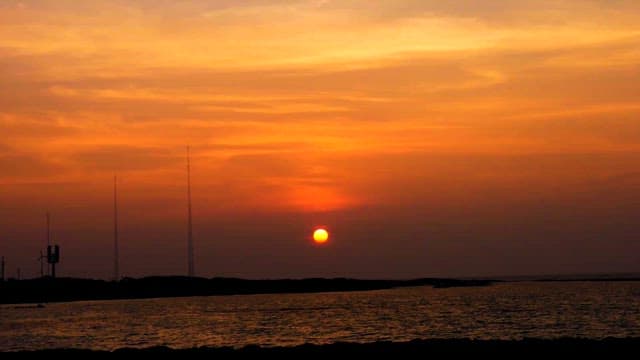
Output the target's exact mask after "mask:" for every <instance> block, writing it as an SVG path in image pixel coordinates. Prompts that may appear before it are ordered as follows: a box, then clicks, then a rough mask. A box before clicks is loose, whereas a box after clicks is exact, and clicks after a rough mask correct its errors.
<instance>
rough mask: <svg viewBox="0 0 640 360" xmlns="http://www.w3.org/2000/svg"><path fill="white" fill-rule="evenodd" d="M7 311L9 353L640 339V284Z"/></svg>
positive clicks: (4, 330) (3, 343) (2, 311)
mask: <svg viewBox="0 0 640 360" xmlns="http://www.w3.org/2000/svg"><path fill="white" fill-rule="evenodd" d="M44 305H45V306H44V307H35V306H33V305H23V304H21V305H0V351H19V350H38V349H49V348H80V349H94V350H114V349H117V348H124V347H130V348H131V347H133V348H143V347H151V346H169V347H172V348H192V347H200V346H230V347H244V346H246V345H253V344H255V345H260V346H294V345H299V344H304V343H314V344H327V343H334V342H360V343H362V342H374V341H408V340H413V339H429V338H441V339H443V338H447V339H450V338H471V339H523V338H545V339H552V338H559V337H580V338H589V339H601V338H605V337H638V336H640V282H633V281H619V282H614V281H611V282H607V281H603V282H586V281H585V282H581V281H575V282H526V281H523V282H504V283H497V284H494V285H491V286H487V287H458V288H445V289H434V288H431V287H428V286H424V287H411V288H397V289H390V290H376V291H358V292H330V293H310V294H274V295H237V296H208V297H183V298H157V299H137V300H111V301H77V302H68V303H48V304H44Z"/></svg>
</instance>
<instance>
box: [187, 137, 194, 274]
mask: <svg viewBox="0 0 640 360" xmlns="http://www.w3.org/2000/svg"><path fill="white" fill-rule="evenodd" d="M187 200H188V201H187V203H188V208H189V211H188V216H189V224H188V226H189V230H188V232H187V257H188V259H187V260H188V263H189V268H188V271H187V274H188V275H189V276H196V270H195V265H194V263H193V227H192V222H191V155H190V153H189V147H188V146H187Z"/></svg>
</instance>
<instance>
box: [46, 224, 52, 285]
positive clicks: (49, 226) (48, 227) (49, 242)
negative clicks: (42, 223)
mask: <svg viewBox="0 0 640 360" xmlns="http://www.w3.org/2000/svg"><path fill="white" fill-rule="evenodd" d="M50 247H51V214H49V212H47V249H48V248H50ZM49 275H51V266H50V265H49V262H48V261H47V276H49Z"/></svg>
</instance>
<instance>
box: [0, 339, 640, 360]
mask: <svg viewBox="0 0 640 360" xmlns="http://www.w3.org/2000/svg"><path fill="white" fill-rule="evenodd" d="M637 349H640V337H635V338H611V337H609V338H603V339H584V338H558V339H536V338H526V339H522V340H473V339H416V340H411V341H407V342H390V341H377V342H371V343H351V342H338V343H333V344H325V345H316V344H303V345H298V346H290V347H262V346H258V345H248V346H245V347H241V348H233V347H206V346H203V347H197V348H190V349H173V348H169V347H163V346H156V347H148V348H119V349H116V350H113V351H103V350H89V349H43V350H27V351H9V352H4V353H20V354H50V355H52V354H114V355H117V354H140V355H144V354H157V353H163V354H164V353H167V354H177V355H188V354H207V355H240V356H246V355H266V356H269V355H302V354H394V355H397V354H400V355H402V354H406V355H414V354H460V353H463V354H465V353H469V354H470V353H473V354H483V353H484V354H488V353H500V354H507V353H508V354H519V355H523V354H524V353H525V352H526V353H527V354H528V355H530V354H531V353H545V354H567V355H568V354H571V355H575V354H589V355H592V354H603V355H611V354H612V351H616V352H620V353H623V352H624V351H633V350H637ZM0 353H3V352H0Z"/></svg>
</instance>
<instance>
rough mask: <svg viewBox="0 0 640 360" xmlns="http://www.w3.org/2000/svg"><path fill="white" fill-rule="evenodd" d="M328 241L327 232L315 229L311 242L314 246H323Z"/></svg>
mask: <svg viewBox="0 0 640 360" xmlns="http://www.w3.org/2000/svg"><path fill="white" fill-rule="evenodd" d="M327 240H329V232H328V231H327V230H325V229H317V230H316V231H314V232H313V241H315V242H316V244H323V243H325V242H327Z"/></svg>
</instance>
